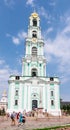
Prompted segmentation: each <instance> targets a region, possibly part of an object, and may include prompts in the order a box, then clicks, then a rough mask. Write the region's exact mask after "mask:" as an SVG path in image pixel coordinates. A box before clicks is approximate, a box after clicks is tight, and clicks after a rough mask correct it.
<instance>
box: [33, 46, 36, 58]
mask: <svg viewBox="0 0 70 130" xmlns="http://www.w3.org/2000/svg"><path fill="white" fill-rule="evenodd" d="M32 55H33V56H37V48H36V47H32Z"/></svg>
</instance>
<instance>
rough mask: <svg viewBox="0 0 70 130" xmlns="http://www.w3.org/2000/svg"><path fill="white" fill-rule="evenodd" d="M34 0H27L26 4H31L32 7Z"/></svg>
mask: <svg viewBox="0 0 70 130" xmlns="http://www.w3.org/2000/svg"><path fill="white" fill-rule="evenodd" d="M34 1H35V0H27V2H26V4H27V5H31V6H32V7H34Z"/></svg>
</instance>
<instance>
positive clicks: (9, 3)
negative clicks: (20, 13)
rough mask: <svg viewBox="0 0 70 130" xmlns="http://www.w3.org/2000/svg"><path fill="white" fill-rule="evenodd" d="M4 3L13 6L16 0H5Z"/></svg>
mask: <svg viewBox="0 0 70 130" xmlns="http://www.w3.org/2000/svg"><path fill="white" fill-rule="evenodd" d="M4 3H5V5H6V6H8V7H12V6H13V5H14V4H15V2H14V0H4Z"/></svg>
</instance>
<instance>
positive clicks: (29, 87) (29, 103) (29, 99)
mask: <svg viewBox="0 0 70 130" xmlns="http://www.w3.org/2000/svg"><path fill="white" fill-rule="evenodd" d="M30 110H31V84H29V85H28V111H30Z"/></svg>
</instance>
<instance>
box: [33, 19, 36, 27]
mask: <svg viewBox="0 0 70 130" xmlns="http://www.w3.org/2000/svg"><path fill="white" fill-rule="evenodd" d="M33 26H35V27H36V26H37V20H36V19H33Z"/></svg>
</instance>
